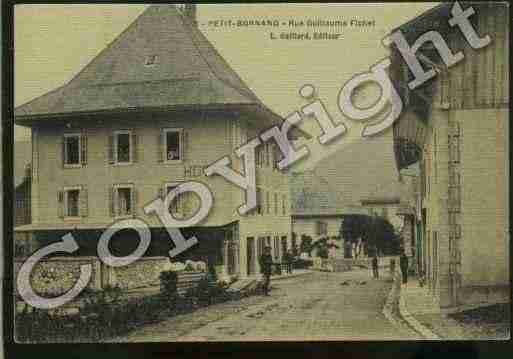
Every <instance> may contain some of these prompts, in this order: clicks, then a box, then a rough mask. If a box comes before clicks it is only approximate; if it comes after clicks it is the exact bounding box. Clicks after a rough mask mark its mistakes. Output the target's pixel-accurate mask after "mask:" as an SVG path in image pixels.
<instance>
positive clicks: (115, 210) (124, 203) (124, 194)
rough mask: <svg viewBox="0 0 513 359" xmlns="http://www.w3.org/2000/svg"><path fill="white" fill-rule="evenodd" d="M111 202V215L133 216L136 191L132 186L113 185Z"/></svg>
mask: <svg viewBox="0 0 513 359" xmlns="http://www.w3.org/2000/svg"><path fill="white" fill-rule="evenodd" d="M113 194H114V198H112V201H111V209H112V215H113V216H114V217H126V216H132V215H134V214H135V211H136V208H135V203H136V191H135V188H134V186H133V185H132V184H126V185H115V186H114V190H113Z"/></svg>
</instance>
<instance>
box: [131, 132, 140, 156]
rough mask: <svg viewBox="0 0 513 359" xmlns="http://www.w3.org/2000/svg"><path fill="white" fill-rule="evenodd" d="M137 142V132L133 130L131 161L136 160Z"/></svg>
mask: <svg viewBox="0 0 513 359" xmlns="http://www.w3.org/2000/svg"><path fill="white" fill-rule="evenodd" d="M138 148H139V146H138V143H137V134H136V133H135V132H132V148H131V150H132V158H131V160H132V162H137V161H138V152H139V151H138Z"/></svg>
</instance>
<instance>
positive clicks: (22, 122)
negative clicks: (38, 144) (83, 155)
mask: <svg viewBox="0 0 513 359" xmlns="http://www.w3.org/2000/svg"><path fill="white" fill-rule="evenodd" d="M223 110H228V111H244V112H247V113H250V114H254V115H257V116H263V117H267V116H269V117H271V116H272V118H271V119H270V122H272V123H274V122H277V123H279V121H280V120H282V118H281V117H280V116H278V115H277V114H275V113H274V112H272V111H271V110H269V109H267V108H265V107H264V106H261V105H259V104H252V103H236V104H223V103H219V104H207V105H196V104H195V105H173V106H159V107H139V108H113V109H105V110H97V111H83V112H63V113H49V114H40V115H17V116H15V117H14V122H15V124H16V125H19V126H25V127H32V126H34V125H40V124H43V123H44V122H52V123H53V122H54V121H66V120H69V119H70V118H73V119H75V120H76V119H79V118H81V117H90V116H100V115H117V114H128V113H158V112H170V111H191V112H194V111H223Z"/></svg>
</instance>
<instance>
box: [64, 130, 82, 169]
mask: <svg viewBox="0 0 513 359" xmlns="http://www.w3.org/2000/svg"><path fill="white" fill-rule="evenodd" d="M71 137H78V163H66V160H67V159H68V158H69V156H68V146H67V139H68V138H71ZM63 161H64V164H63V166H64V168H80V167H82V166H83V165H82V134H81V133H78V132H74V133H65V134H64V158H63Z"/></svg>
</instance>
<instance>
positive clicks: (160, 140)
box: [157, 130, 164, 162]
mask: <svg viewBox="0 0 513 359" xmlns="http://www.w3.org/2000/svg"><path fill="white" fill-rule="evenodd" d="M163 161H164V131H163V130H160V132H159V134H158V136H157V162H163Z"/></svg>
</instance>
